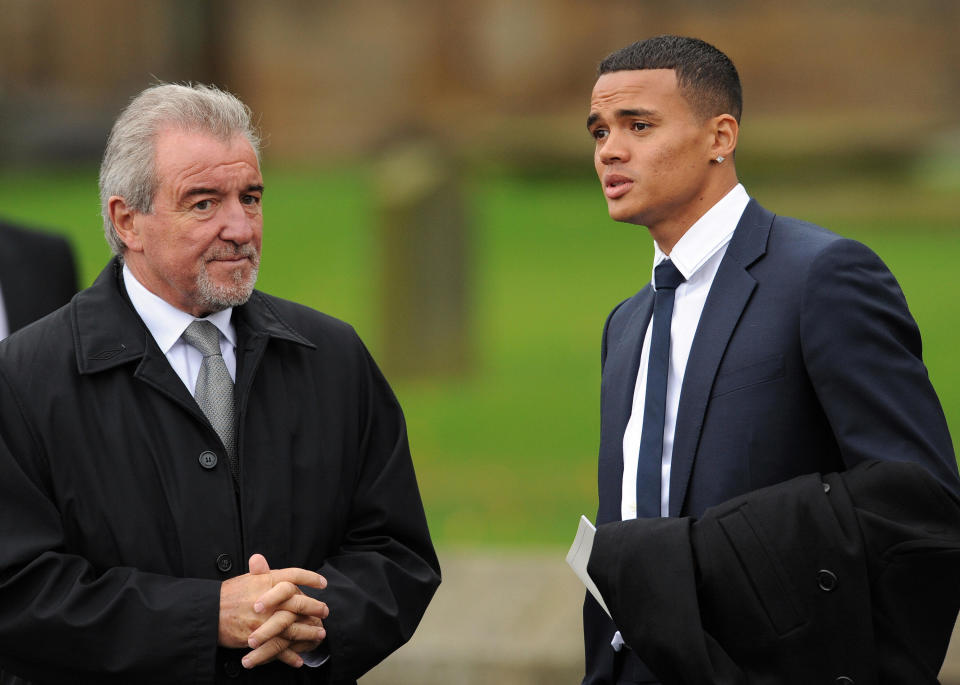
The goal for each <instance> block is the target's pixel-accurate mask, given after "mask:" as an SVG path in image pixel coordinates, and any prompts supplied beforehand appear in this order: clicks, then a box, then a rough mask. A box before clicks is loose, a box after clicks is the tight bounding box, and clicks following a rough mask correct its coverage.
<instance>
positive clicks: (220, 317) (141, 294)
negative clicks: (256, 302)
mask: <svg viewBox="0 0 960 685" xmlns="http://www.w3.org/2000/svg"><path fill="white" fill-rule="evenodd" d="M123 285H124V287H125V288H126V289H127V295H128V296H129V297H130V303H131V304H132V305H133V308H134V309H136V310H137V314H139V315H140V318H141V319H143V323H144V324H145V325H146V327H147V330H149V331H150V334H151V335H152V336H153V339H154V340H156V341H157V345H159V346H160V349H161V351H162V352H163V353H164V354H167V353H168V352H169V351H170V348H171V347H173V346H174V344H176V342H177V341H178V340H179V339H180V336H182V335H183V332H184V331H185V330H187V326H189V325H190V324H191V323H192V322H193V320H194V319H195V318H196V317H194V316H193V315H192V314H188V313H187V312H184V311H181V310H179V309H177V308H176V307H174V306H173V305H172V304H170V303H169V302H167V301H166V300H164V299H163V298H162V297H158V296H157V295H155V294H154V293H152V292H150V291H149V290H147V288H146V287H144V285H143V284H142V283H140V281H138V280H137V277H136V276H134V275H133V272H132V271H130V267H128V266H127V265H126V264H124V265H123ZM232 314H233V308H232V307H230V308H227V309H224V310H222V311H219V312H215V313H213V314H210V315H209V316H206V317H204V319H205V320H206V321H209V322H210V323H212V324H213V325H214V326H216V327H217V328H218V329H219V330H220V333H222V334H223V335H224V337H226V339H227V340H228V341H229V342H230V344H231V345H233V346H234V347H236V344H237V334H236V330H235V329H234V326H233V324H232V323H231V321H230V319H231V316H232Z"/></svg>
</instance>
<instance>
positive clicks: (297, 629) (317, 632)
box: [279, 621, 327, 644]
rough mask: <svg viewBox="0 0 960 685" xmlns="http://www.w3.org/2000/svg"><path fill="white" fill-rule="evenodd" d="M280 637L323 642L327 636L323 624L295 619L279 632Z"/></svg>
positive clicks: (294, 640) (299, 640) (292, 640)
mask: <svg viewBox="0 0 960 685" xmlns="http://www.w3.org/2000/svg"><path fill="white" fill-rule="evenodd" d="M279 635H280V637H282V638H283V639H285V640H289V641H290V642H316V643H318V644H319V643H320V642H323V641H324V639H326V637H327V631H326V629H325V628H324V627H323V624H320V625H319V626H318V625H313V624H309V623H303V622H300V621H296V622H294V623H291V624H290V625H289V626H287V628H286V629H284V630H283V631H282V632H281V633H279Z"/></svg>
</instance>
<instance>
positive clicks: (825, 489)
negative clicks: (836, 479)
mask: <svg viewBox="0 0 960 685" xmlns="http://www.w3.org/2000/svg"><path fill="white" fill-rule="evenodd" d="M823 491H824V492H830V483H824V484H823Z"/></svg>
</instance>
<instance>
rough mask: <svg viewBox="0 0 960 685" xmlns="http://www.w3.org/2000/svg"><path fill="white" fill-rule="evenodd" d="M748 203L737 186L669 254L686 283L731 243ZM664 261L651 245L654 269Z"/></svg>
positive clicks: (745, 196)
mask: <svg viewBox="0 0 960 685" xmlns="http://www.w3.org/2000/svg"><path fill="white" fill-rule="evenodd" d="M749 202H750V196H749V195H747V190H746V188H744V187H743V184H741V183H738V184H737V185H736V186H734V187H733V189H732V190H730V192H728V193H727V194H726V195H724V196H723V197H722V198H720V200H719V201H718V202H717V204H715V205H714V206H713V207H711V208H710V209H708V210H707V212H706V213H705V214H704V215H703V216H701V217H700V218H699V219H697V221H696V222H695V223H694V224H693V226H691V227H690V228H689V229H687V232H686V233H684V234H683V235H682V236H681V237H680V240H678V241H677V244H676V245H674V246H673V250H671V251H670V255H669V259H670V260H671V261H672V262H673V263H674V265H675V266H676V267H677V270H678V271H679V272H680V273H681V274H683V277H684V278H685V279H687V280H688V281H689V280H690V279H691V278H692V277H693V275H694V274H695V273H696V272H697V271H698V270H699V269H700V267H702V266H703V265H704V264H705V263H706V262H707V260H708V259H710V258H711V257H712V256H713V255H715V254H716V253H717V250H719V249H720V248H722V247H723V246H724V245H726V244H727V243H728V242H730V238H731V237H732V236H733V231H734V230H735V229H736V228H737V224H738V223H739V222H740V217H741V216H742V215H743V210H745V209H746V208H747V204H749ZM667 258H668V256H667V255H666V254H664V253H663V251H662V250H661V249H660V247H659V246H658V245H657V243H656V242H654V243H653V267H654V268H656V267H657V265H659V264H660V262H662V261H663V260H665V259H667ZM652 281H653V279H652V278H651V282H652Z"/></svg>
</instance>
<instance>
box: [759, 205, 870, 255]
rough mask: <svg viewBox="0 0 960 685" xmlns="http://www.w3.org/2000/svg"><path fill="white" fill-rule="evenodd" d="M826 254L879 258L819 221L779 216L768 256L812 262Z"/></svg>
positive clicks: (868, 249) (771, 232) (774, 226)
mask: <svg viewBox="0 0 960 685" xmlns="http://www.w3.org/2000/svg"><path fill="white" fill-rule="evenodd" d="M825 255H831V256H834V257H838V258H841V259H842V258H843V257H844V256H846V257H850V258H853V259H863V258H866V259H868V260H879V258H878V257H877V256H876V254H875V253H874V252H873V250H871V249H870V248H869V247H867V246H866V245H864V244H863V243H861V242H859V241H857V240H854V239H852V238H846V237H844V236H842V235H839V234H837V233H834V232H833V231H831V230H829V229H827V228H824V227H823V226H818V225H817V224H813V223H810V222H809V221H803V220H801V219H794V218H792V217H785V216H776V217H775V218H774V220H773V224H772V226H771V229H770V242H769V244H768V250H767V256H768V257H772V258H774V259H776V260H781V259H785V260H787V261H789V262H793V263H798V262H799V263H806V264H811V263H813V262H815V261H817V260H818V259H821V258H823V257H824V256H825Z"/></svg>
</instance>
